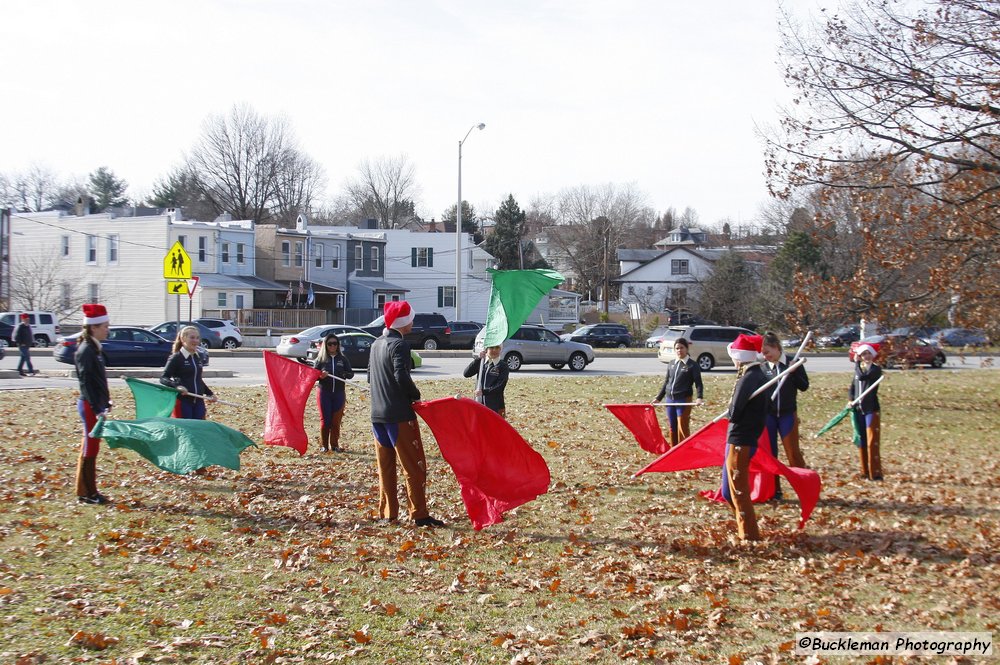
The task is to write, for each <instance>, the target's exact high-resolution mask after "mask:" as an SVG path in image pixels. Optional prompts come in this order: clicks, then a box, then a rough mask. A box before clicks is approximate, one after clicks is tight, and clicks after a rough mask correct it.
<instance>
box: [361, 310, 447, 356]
mask: <svg viewBox="0 0 1000 665" xmlns="http://www.w3.org/2000/svg"><path fill="white" fill-rule="evenodd" d="M361 329H362V330H364V331H365V332H366V333H369V334H371V335H375V336H376V337H378V336H380V335H381V334H382V330H384V329H385V317H383V316H380V317H378V318H377V319H375V320H374V321H372V322H371V323H369V324H368V325H366V326H361ZM405 339H406V341H407V342H409V343H410V346H412V347H414V348H418V349H427V350H428V351H433V350H435V349H447V348H448V347H449V345H450V344H451V328H449V327H448V319H446V318H444V314H437V313H431V314H414V315H413V330H411V331H410V332H409V334H407V335H406V336H405Z"/></svg>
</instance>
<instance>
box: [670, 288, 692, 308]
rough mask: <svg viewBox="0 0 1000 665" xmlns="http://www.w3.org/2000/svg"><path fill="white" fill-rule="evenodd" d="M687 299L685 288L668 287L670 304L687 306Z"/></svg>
mask: <svg viewBox="0 0 1000 665" xmlns="http://www.w3.org/2000/svg"><path fill="white" fill-rule="evenodd" d="M687 299H688V290H687V289H670V304H671V305H673V306H674V307H687Z"/></svg>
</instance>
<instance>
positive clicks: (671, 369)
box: [653, 337, 705, 448]
mask: <svg viewBox="0 0 1000 665" xmlns="http://www.w3.org/2000/svg"><path fill="white" fill-rule="evenodd" d="M674 353H675V354H676V355H677V360H675V361H674V362H672V363H670V364H669V365H668V366H667V376H666V378H665V379H664V380H663V387H661V388H660V392H659V393H658V394H657V395H656V399H654V400H653V401H654V402H659V401H660V400H662V399H663V398H664V397H666V399H667V401H668V402H675V403H685V402H690V401H691V398H692V397H693V396H694V389H695V388H697V389H698V403H699V404H700V403H701V400H702V397H703V396H704V392H705V389H704V386H703V385H702V383H701V369H700V368H699V367H698V363H696V362H695V361H694V360H692V359H691V357H690V356H689V355H688V341H687V340H686V339H684V338H683V337H681V338H679V339H678V340H677V341H676V342H674ZM666 408H667V422H668V423H669V427H670V447H671V448H672V447H674V446H676V445H677V444H678V443H680V442H681V441H683V440H684V439H686V438H688V437H689V436H690V435H691V407H690V406H668V407H666Z"/></svg>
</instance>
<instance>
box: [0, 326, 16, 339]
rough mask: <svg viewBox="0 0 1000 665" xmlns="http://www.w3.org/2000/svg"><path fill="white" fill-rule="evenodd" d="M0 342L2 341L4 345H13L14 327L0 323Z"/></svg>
mask: <svg viewBox="0 0 1000 665" xmlns="http://www.w3.org/2000/svg"><path fill="white" fill-rule="evenodd" d="M0 340H3V342H4V344H13V343H14V326H12V325H10V324H9V323H4V322H3V321H0Z"/></svg>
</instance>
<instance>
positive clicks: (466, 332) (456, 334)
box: [448, 321, 483, 349]
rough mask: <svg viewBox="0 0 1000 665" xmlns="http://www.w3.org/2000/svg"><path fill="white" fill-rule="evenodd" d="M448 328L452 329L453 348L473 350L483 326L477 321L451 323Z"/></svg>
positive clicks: (451, 343)
mask: <svg viewBox="0 0 1000 665" xmlns="http://www.w3.org/2000/svg"><path fill="white" fill-rule="evenodd" d="M448 327H449V328H451V342H450V345H451V348H453V349H471V348H472V347H473V345H474V344H475V343H476V335H478V334H479V331H480V330H482V329H483V324H482V323H477V322H476V321H449V322H448Z"/></svg>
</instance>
